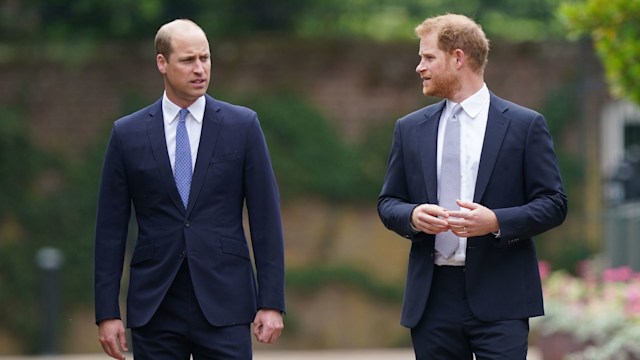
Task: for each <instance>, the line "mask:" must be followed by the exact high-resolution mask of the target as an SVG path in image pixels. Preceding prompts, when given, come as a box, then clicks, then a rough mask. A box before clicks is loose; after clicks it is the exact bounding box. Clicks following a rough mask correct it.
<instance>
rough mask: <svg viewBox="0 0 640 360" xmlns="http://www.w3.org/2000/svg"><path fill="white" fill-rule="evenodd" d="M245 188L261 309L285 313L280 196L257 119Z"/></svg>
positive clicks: (250, 137) (251, 133)
mask: <svg viewBox="0 0 640 360" xmlns="http://www.w3.org/2000/svg"><path fill="white" fill-rule="evenodd" d="M247 141H248V144H247V147H248V150H247V159H246V163H245V177H244V187H245V194H246V204H247V212H248V216H249V226H250V231H251V243H252V246H253V253H254V258H255V263H256V272H257V280H258V308H269V309H276V310H279V311H281V312H284V311H285V300H284V299H285V294H284V287H285V284H284V278H285V276H284V240H283V232H282V221H281V216H280V197H279V193H278V187H277V184H276V179H275V176H274V173H273V169H272V167H271V160H270V158H269V152H268V150H267V144H266V141H265V139H264V135H263V133H262V130H261V128H260V124H259V121H258V119H257V116H256V118H255V121H254V122H252V125H251V126H250V129H249V134H248V138H247Z"/></svg>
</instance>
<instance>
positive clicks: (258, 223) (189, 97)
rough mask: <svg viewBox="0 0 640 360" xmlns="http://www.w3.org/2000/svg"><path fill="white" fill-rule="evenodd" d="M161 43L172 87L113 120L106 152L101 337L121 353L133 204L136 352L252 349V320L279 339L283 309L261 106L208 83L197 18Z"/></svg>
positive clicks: (212, 354)
mask: <svg viewBox="0 0 640 360" xmlns="http://www.w3.org/2000/svg"><path fill="white" fill-rule="evenodd" d="M155 45H156V52H157V56H156V63H157V67H158V70H159V71H160V73H161V74H162V77H163V79H164V86H165V91H164V95H163V97H162V98H161V99H159V100H158V101H157V102H155V103H154V104H152V105H150V106H148V107H146V108H144V109H142V110H139V111H137V112H135V113H133V114H130V115H128V116H125V117H123V118H121V119H119V120H117V121H116V122H115V124H114V126H113V129H112V132H111V138H110V140H109V145H108V148H107V151H106V155H105V160H104V168H103V172H102V180H101V185H100V195H99V202H98V210H97V229H96V239H95V310H96V322H97V324H98V325H99V340H100V343H101V345H102V347H103V349H104V351H105V353H107V354H108V355H110V356H111V357H113V358H116V359H124V355H123V354H122V351H123V350H124V351H128V349H127V344H126V340H125V329H124V325H123V322H122V321H121V320H120V319H121V314H120V308H119V301H118V297H119V293H120V281H121V277H122V272H123V264H124V261H125V249H126V237H127V228H128V223H129V217H130V215H131V205H133V209H134V210H135V211H134V212H135V217H136V221H137V225H138V235H137V241H136V244H135V249H134V251H133V256H132V258H131V260H130V266H129V274H130V276H129V278H130V280H129V291H128V297H127V326H128V327H129V328H131V330H132V331H131V333H132V341H133V353H134V357H135V358H136V359H153V360H158V359H172V360H175V359H185V360H188V359H189V358H190V356H193V359H196V360H197V359H251V357H252V350H251V332H252V330H251V329H250V324H251V323H253V334H254V335H255V337H256V338H257V340H258V341H260V342H263V343H274V342H275V341H276V339H277V338H278V337H279V336H280V333H281V331H282V329H283V320H282V313H283V312H284V311H285V301H284V245H283V235H282V225H281V219H280V204H279V194H278V189H277V186H276V181H275V177H274V174H273V171H272V167H271V162H270V159H269V154H268V151H267V146H266V143H265V139H264V136H263V134H262V130H261V128H260V125H259V122H258V118H257V116H256V113H255V112H253V111H252V110H250V109H247V108H244V107H240V106H236V105H231V104H228V103H225V102H222V101H218V100H215V99H213V98H212V97H210V96H208V95H207V94H206V91H207V88H208V85H209V81H210V70H211V56H210V51H209V42H208V40H207V37H206V35H205V33H204V32H203V31H202V29H201V28H200V27H198V25H196V24H195V23H193V22H191V21H189V20H176V21H173V22H170V23H168V24H165V25H164V26H162V27H161V28H160V29H159V31H158V33H157V35H156V39H155ZM180 127H182V129H183V130H180ZM180 131H182V133H180ZM178 168H179V169H181V170H177V169H178ZM184 176H186V178H185V177H184ZM185 179H187V180H185ZM185 184H186V185H185ZM244 204H246V209H247V214H248V218H249V224H250V230H251V245H252V252H253V258H254V262H255V276H254V266H253V262H252V260H251V258H252V257H251V252H250V250H249V247H248V245H247V241H246V239H245V232H244V227H243V220H242V218H243V208H244ZM256 282H257V284H256Z"/></svg>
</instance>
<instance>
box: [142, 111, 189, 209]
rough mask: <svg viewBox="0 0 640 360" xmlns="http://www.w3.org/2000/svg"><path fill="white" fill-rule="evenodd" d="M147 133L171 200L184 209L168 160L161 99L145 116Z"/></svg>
mask: <svg viewBox="0 0 640 360" xmlns="http://www.w3.org/2000/svg"><path fill="white" fill-rule="evenodd" d="M147 134H148V135H149V142H150V143H151V150H152V151H153V157H154V158H155V160H156V164H157V166H158V171H159V172H160V178H162V181H164V183H165V186H166V188H167V191H168V192H169V196H170V197H171V200H173V202H174V203H175V205H176V206H177V207H178V208H179V209H184V205H182V200H181V199H180V193H179V192H178V187H177V186H176V182H175V179H174V177H173V171H172V170H171V162H170V161H169V152H168V151H167V140H166V138H165V136H164V118H163V116H162V100H158V102H156V103H155V104H154V106H153V107H152V109H151V111H149V117H148V118H147Z"/></svg>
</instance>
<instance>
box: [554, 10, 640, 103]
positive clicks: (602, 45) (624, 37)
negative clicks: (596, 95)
mask: <svg viewBox="0 0 640 360" xmlns="http://www.w3.org/2000/svg"><path fill="white" fill-rule="evenodd" d="M559 14H560V17H561V19H562V21H563V22H564V23H565V24H566V26H567V27H568V28H569V29H570V30H571V31H572V32H571V34H570V35H571V36H572V37H574V38H575V37H577V36H579V35H582V34H588V35H590V36H591V37H592V39H593V43H594V45H595V48H596V51H597V53H598V55H599V57H600V59H601V60H602V63H603V64H604V69H605V74H606V77H607V80H608V82H609V85H610V88H611V92H612V93H613V94H614V95H615V96H618V97H624V98H629V99H630V100H631V101H633V102H635V103H636V104H640V85H638V84H640V62H639V61H638V59H640V43H639V42H638V39H639V38H640V0H580V1H573V2H570V3H564V4H562V6H561V7H560V9H559Z"/></svg>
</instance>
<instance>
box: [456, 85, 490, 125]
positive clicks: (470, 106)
mask: <svg viewBox="0 0 640 360" xmlns="http://www.w3.org/2000/svg"><path fill="white" fill-rule="evenodd" d="M490 98H491V96H490V94H489V89H488V88H487V84H482V87H481V88H480V90H478V91H477V92H476V93H475V94H473V95H471V96H469V97H468V98H466V99H464V101H462V102H461V103H460V106H462V109H463V110H464V112H465V113H466V114H467V115H468V116H469V117H470V118H472V119H475V118H476V116H478V114H479V113H480V110H482V108H483V107H484V105H485V104H487V103H488V102H489V100H490ZM456 105H457V104H456V103H454V102H453V101H450V100H447V105H446V109H445V112H446V113H447V114H450V113H451V111H452V110H453V107H454V106H456Z"/></svg>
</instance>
